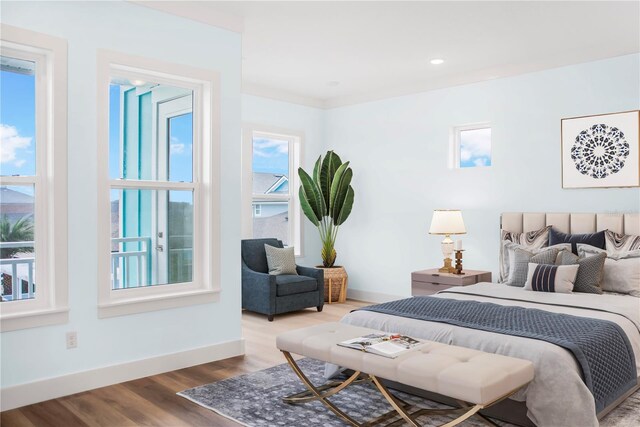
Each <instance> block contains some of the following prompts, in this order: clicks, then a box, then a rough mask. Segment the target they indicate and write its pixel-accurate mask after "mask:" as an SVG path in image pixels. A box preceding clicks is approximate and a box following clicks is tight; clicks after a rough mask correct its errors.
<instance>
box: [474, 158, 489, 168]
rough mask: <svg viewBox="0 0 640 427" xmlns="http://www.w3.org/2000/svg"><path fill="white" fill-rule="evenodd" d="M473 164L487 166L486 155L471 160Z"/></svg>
mask: <svg viewBox="0 0 640 427" xmlns="http://www.w3.org/2000/svg"><path fill="white" fill-rule="evenodd" d="M473 164H474V165H476V166H487V158H486V157H479V158H477V159H474V160H473Z"/></svg>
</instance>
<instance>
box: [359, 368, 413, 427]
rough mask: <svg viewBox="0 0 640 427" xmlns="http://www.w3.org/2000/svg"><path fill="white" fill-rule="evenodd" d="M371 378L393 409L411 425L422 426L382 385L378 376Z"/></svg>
mask: <svg viewBox="0 0 640 427" xmlns="http://www.w3.org/2000/svg"><path fill="white" fill-rule="evenodd" d="M371 379H372V380H373V383H374V384H375V385H376V387H378V390H380V393H382V395H383V396H384V398H385V399H387V402H389V403H390V404H391V406H393V409H395V410H396V412H397V413H398V414H400V416H401V417H402V418H404V419H405V421H406V422H407V423H409V425H410V426H411V427H420V424H418V422H417V421H416V420H414V419H413V417H411V415H409V413H408V412H407V411H406V410H405V409H404V405H403V404H402V403H401V402H399V401H398V400H397V399H396V398H395V397H394V396H393V395H392V394H391V393H390V392H389V390H387V388H386V387H385V386H384V385H382V383H381V382H380V381H379V380H378V378H376V377H374V376H373V375H371Z"/></svg>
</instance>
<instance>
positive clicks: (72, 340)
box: [67, 331, 78, 349]
mask: <svg viewBox="0 0 640 427" xmlns="http://www.w3.org/2000/svg"><path fill="white" fill-rule="evenodd" d="M76 347H78V333H77V332H76V331H72V332H67V349H70V348H76Z"/></svg>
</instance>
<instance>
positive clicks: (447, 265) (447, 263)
mask: <svg viewBox="0 0 640 427" xmlns="http://www.w3.org/2000/svg"><path fill="white" fill-rule="evenodd" d="M438 271H439V272H440V273H454V272H455V271H456V269H455V268H454V267H453V266H452V265H451V258H445V259H444V265H443V266H442V267H440V268H439V269H438Z"/></svg>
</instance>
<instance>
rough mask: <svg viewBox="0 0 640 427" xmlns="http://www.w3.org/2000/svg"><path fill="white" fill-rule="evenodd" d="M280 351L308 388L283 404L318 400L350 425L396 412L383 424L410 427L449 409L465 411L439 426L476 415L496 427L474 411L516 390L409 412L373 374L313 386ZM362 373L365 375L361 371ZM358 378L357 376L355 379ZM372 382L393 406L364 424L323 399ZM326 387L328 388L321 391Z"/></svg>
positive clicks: (288, 355) (357, 374)
mask: <svg viewBox="0 0 640 427" xmlns="http://www.w3.org/2000/svg"><path fill="white" fill-rule="evenodd" d="M282 353H283V354H284V357H285V359H287V362H288V363H289V366H291V369H292V370H293V372H295V374H296V375H297V376H298V378H300V381H302V383H303V384H304V385H305V386H307V388H308V389H309V391H306V392H302V393H297V394H294V395H292V396H288V397H285V398H284V399H283V401H284V402H286V403H292V404H296V403H304V402H309V401H313V400H319V401H320V402H322V403H323V404H324V405H325V406H326V407H327V408H329V409H330V410H331V411H332V412H333V413H334V414H336V415H337V416H338V417H340V418H342V419H343V420H344V421H346V422H347V423H349V424H350V425H352V426H354V427H369V426H375V425H380V424H381V423H382V422H383V421H386V420H389V419H390V418H393V417H394V416H395V415H400V416H401V417H402V418H401V419H399V420H397V421H394V422H392V423H391V424H388V425H387V427H391V426H396V425H398V424H399V423H400V422H401V421H402V420H403V419H404V421H405V422H406V423H408V424H409V426H410V427H420V424H419V423H418V421H417V418H419V417H421V416H423V415H430V414H447V413H449V414H450V413H453V412H459V411H466V412H465V413H463V414H462V415H460V416H459V417H458V418H456V419H454V420H452V421H450V422H448V423H446V424H444V425H442V426H441V427H453V426H456V425H458V424H460V423H461V422H463V421H465V420H467V419H469V418H471V417H472V416H474V415H475V416H477V417H479V418H480V419H481V420H482V421H483V422H485V423H486V424H487V425H489V426H496V424H495V423H493V422H492V421H491V420H489V419H487V418H485V417H484V416H483V415H482V414H479V413H478V411H480V410H482V409H484V408H487V407H489V406H491V405H494V404H496V403H498V402H500V401H501V400H504V399H506V398H508V397H509V396H511V395H513V394H514V393H515V392H517V391H518V390H513V391H511V392H510V393H508V394H506V395H504V396H502V397H500V398H498V399H496V400H495V401H493V402H491V403H489V404H485V405H472V404H469V403H467V402H463V401H457V402H458V404H459V405H460V406H461V407H460V408H450V409H426V408H420V409H418V410H417V411H413V412H411V413H410V412H409V411H410V410H411V409H412V405H410V404H409V403H407V402H405V401H403V400H402V399H400V398H397V397H395V396H394V395H393V394H392V393H391V392H390V391H389V390H388V389H387V388H386V387H385V386H384V384H382V382H380V380H379V379H378V378H377V377H375V376H373V375H368V376H367V377H365V378H360V375H361V372H358V371H356V372H354V373H353V375H351V376H350V377H349V378H347V379H346V380H345V381H343V382H337V381H336V382H332V383H330V384H326V385H323V386H320V387H316V386H314V385H313V384H312V383H311V381H310V380H309V379H308V378H307V376H306V375H305V374H304V373H303V372H302V370H301V369H300V367H299V366H298V364H297V363H296V361H295V360H294V359H293V357H292V356H291V353H289V352H288V351H282ZM364 375H366V374H364ZM359 378H360V379H359ZM369 381H371V382H373V384H374V385H375V386H376V388H377V389H378V391H380V393H381V394H382V396H384V398H385V399H386V400H387V402H389V403H390V404H391V406H392V407H393V411H391V412H389V413H387V414H383V415H381V416H380V417H378V418H376V419H374V420H370V421H368V422H365V423H359V422H358V421H356V420H355V419H353V418H351V417H350V416H349V415H347V414H346V413H345V412H343V411H342V410H340V408H338V407H337V406H335V405H334V404H333V403H331V402H330V401H328V400H327V398H328V397H330V396H333V395H335V394H336V393H338V392H340V391H342V390H344V389H345V388H346V387H348V386H349V385H351V384H354V383H361V382H369ZM325 390H328V391H325Z"/></svg>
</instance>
